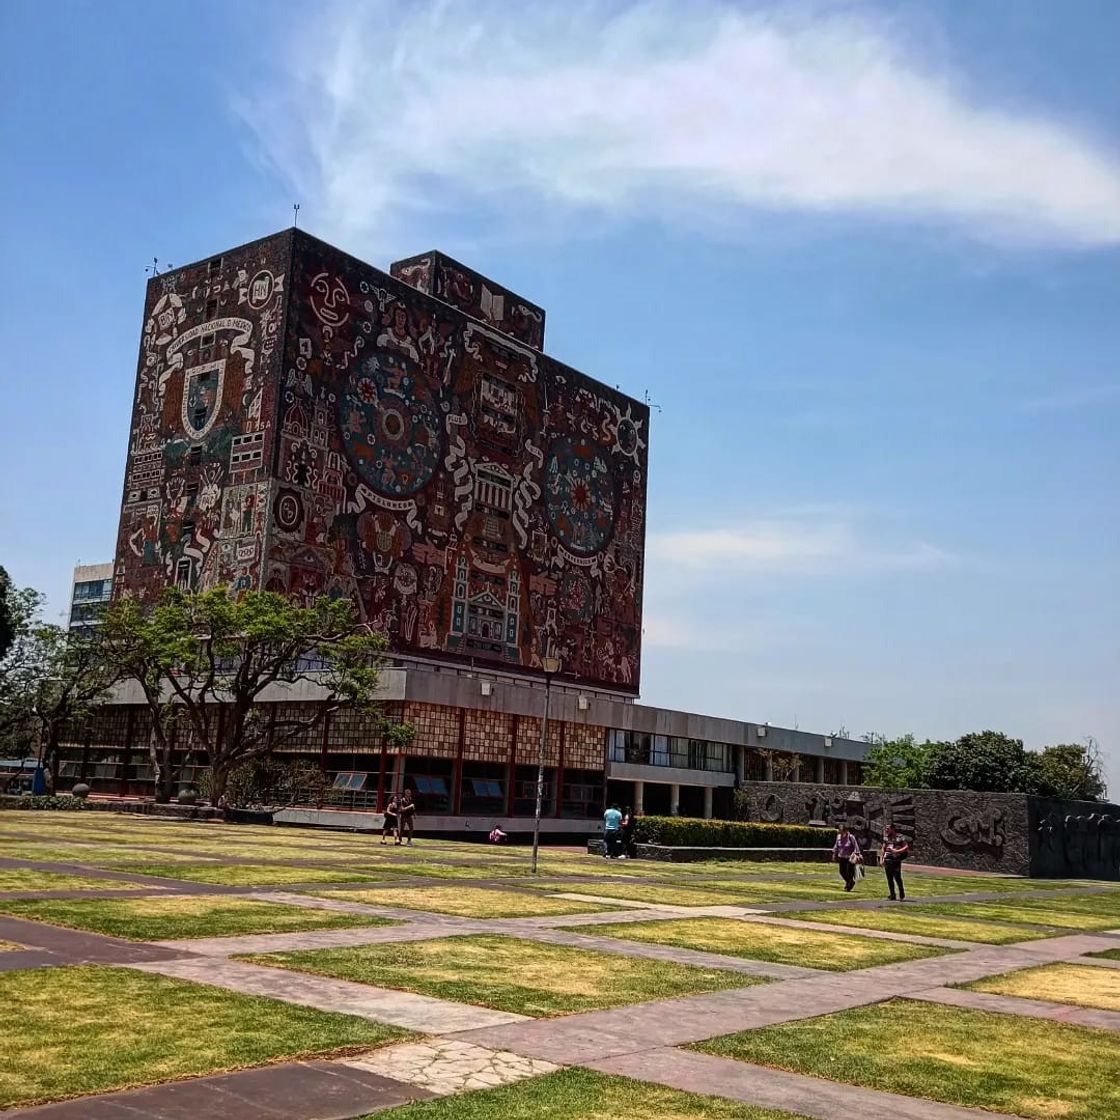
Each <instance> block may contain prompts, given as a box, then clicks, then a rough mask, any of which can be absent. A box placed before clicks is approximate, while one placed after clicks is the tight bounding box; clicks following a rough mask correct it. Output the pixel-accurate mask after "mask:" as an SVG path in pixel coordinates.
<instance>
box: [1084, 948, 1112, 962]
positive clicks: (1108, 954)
mask: <svg viewBox="0 0 1120 1120" xmlns="http://www.w3.org/2000/svg"><path fill="white" fill-rule="evenodd" d="M1089 956H1090V957H1104V958H1105V960H1109V961H1120V949H1102V950H1101V951H1100V952H1099V953H1090V954H1089Z"/></svg>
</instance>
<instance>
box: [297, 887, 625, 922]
mask: <svg viewBox="0 0 1120 1120" xmlns="http://www.w3.org/2000/svg"><path fill="white" fill-rule="evenodd" d="M307 893H308V894H312V895H315V896H316V897H317V898H333V899H339V898H344V899H346V901H348V902H364V903H367V904H369V905H371V906H400V907H403V908H404V909H406V910H423V911H426V912H429V913H432V914H452V915H454V916H455V917H459V918H536V917H543V916H545V915H548V914H559V915H564V914H593V913H596V912H600V911H604V910H609V906H608V905H606V904H600V903H595V902H574V901H572V900H569V899H565V898H548V897H542V896H539V895H534V894H525V893H520V892H518V891H503V890H496V889H494V890H491V889H488V888H486V887H427V886H424V887H416V886H412V887H382V888H374V889H372V890H364V891H363V890H357V891H329V890H328V891H308V892H307Z"/></svg>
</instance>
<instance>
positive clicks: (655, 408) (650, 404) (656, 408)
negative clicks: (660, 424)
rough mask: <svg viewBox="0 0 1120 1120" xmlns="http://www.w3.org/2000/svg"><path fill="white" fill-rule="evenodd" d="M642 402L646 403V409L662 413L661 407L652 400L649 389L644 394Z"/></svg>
mask: <svg viewBox="0 0 1120 1120" xmlns="http://www.w3.org/2000/svg"><path fill="white" fill-rule="evenodd" d="M642 400H643V401H645V402H646V408H649V409H652V410H653V411H655V412H660V411H661V405H659V404H656V403H654V401H653V400H652V399H651V398H650V395H649V390H648V389H647V390H646V391H645V392H644V393H643V394H642Z"/></svg>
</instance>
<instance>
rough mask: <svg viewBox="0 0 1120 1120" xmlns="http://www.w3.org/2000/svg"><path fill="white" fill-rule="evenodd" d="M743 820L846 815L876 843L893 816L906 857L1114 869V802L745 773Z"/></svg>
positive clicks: (859, 833)
mask: <svg viewBox="0 0 1120 1120" xmlns="http://www.w3.org/2000/svg"><path fill="white" fill-rule="evenodd" d="M742 790H743V793H744V795H745V796H746V798H747V812H746V819H747V820H755V821H772V822H776V823H784V824H810V823H813V824H827V825H830V826H833V827H835V826H837V825H839V824H841V823H847V824H848V826H849V827H850V828H851V829H852V831H853V832H854V833H855V834H856V837H857V838H858V839H859V842H860V845H861V846H862V847H863V848H865V849H868V848H871V849H874V848H876V847H878V845H879V844H880V843H881V842H882V838H883V828H884V826H885V825H887V824H894V826H895V827H896V828H897V829H898V830H899V831H900V832H901V833H902V834H903V835H904V836H906V837H907V838H908V839H909V840H910V841H911V844H912V845H913V857H912V858H913V859H914V861H915V862H917V863H928V864H932V865H933V866H935V867H959V868H965V869H969V870H974V871H1000V872H1003V873H1004V874H1009V875H1035V876H1053V877H1067V876H1072V877H1082V878H1095V879H1118V878H1120V806H1116V805H1101V804H1096V803H1090V802H1079V801H1054V800H1051V799H1046V798H1038V797H1027V796H1026V795H1025V794H1016V793H976V792H973V791H971V790H930V789H905V790H885V789H877V788H874V787H871V786H837V785H815V784H810V783H798V782H748V783H746V784H745V785H744V786H743V787H742Z"/></svg>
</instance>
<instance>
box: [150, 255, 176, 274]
mask: <svg viewBox="0 0 1120 1120" xmlns="http://www.w3.org/2000/svg"><path fill="white" fill-rule="evenodd" d="M174 267H175V266H174V265H173V264H164V266H163V268H162V269H161V268H160V267H159V257H152V263H151V264H150V265H148V266H147V267H146V268H145V269H144V271H145V272H146V273H148V275H149V276H158V275H159V274H160V273H161V272H165V271H167V269H170V268H174Z"/></svg>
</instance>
